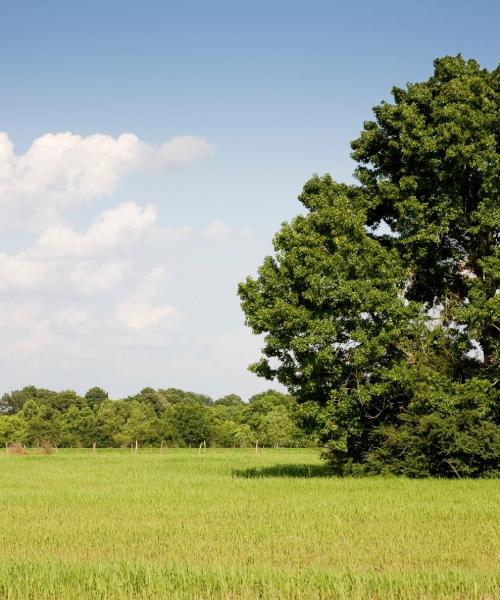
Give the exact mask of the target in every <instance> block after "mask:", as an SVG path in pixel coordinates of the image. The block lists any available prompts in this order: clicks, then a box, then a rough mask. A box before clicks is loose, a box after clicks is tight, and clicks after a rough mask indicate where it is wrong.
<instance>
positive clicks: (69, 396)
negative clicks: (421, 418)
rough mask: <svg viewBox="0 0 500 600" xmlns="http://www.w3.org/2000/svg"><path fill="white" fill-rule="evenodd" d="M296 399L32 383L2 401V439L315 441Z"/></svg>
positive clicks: (228, 443)
mask: <svg viewBox="0 0 500 600" xmlns="http://www.w3.org/2000/svg"><path fill="white" fill-rule="evenodd" d="M299 410H300V408H299V406H298V405H297V403H296V401H295V399H294V398H293V397H292V396H290V395H288V394H282V393H279V392H276V391H273V390H269V391H267V392H263V393H260V394H257V395H255V396H253V397H252V398H250V400H249V401H248V402H243V401H242V399H241V398H240V397H239V396H237V395H236V394H229V395H227V396H224V397H222V398H219V399H217V400H213V399H212V398H210V397H209V396H206V395H203V394H196V393H193V392H186V391H183V390H179V389H174V388H169V389H160V390H154V389H153V388H145V389H143V390H142V391H141V392H140V393H138V394H136V395H134V396H129V397H127V398H123V399H120V400H111V399H110V398H109V397H108V394H107V393H106V392H105V391H104V390H103V389H101V388H98V387H94V388H91V389H90V390H89V391H88V392H87V393H86V394H85V395H84V396H80V395H78V394H77V393H76V392H74V391H72V390H67V391H62V392H54V391H51V390H46V389H39V388H36V387H33V386H29V387H25V388H23V389H22V390H16V391H14V392H11V393H7V394H4V395H3V396H2V398H1V399H0V444H1V445H2V446H5V445H11V444H23V445H26V446H31V447H33V446H38V445H42V444H52V445H56V446H58V447H92V446H93V445H94V444H95V445H96V446H97V447H126V446H130V445H132V444H135V443H136V441H137V443H138V444H140V445H141V446H159V445H161V444H162V443H163V444H164V445H168V446H179V447H189V446H199V445H200V444H202V443H206V444H207V446H220V447H236V448H239V447H249V446H253V445H255V444H256V443H258V444H259V445H260V446H268V447H274V446H280V447H303V446H314V445H317V443H318V441H317V436H316V435H315V434H314V433H304V432H303V431H302V430H301V429H300V428H299V427H298V425H297V419H298V412H299Z"/></svg>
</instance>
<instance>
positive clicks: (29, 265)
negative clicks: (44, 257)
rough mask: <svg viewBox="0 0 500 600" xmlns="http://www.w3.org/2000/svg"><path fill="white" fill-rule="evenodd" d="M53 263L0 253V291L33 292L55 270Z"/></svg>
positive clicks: (20, 255)
mask: <svg viewBox="0 0 500 600" xmlns="http://www.w3.org/2000/svg"><path fill="white" fill-rule="evenodd" d="M54 267H55V265H54V263H53V262H52V261H37V260H33V259H31V258H29V257H25V256H23V255H22V253H21V254H14V255H9V254H4V253H0V289H2V290H9V289H14V290H16V289H17V290H31V289H34V288H36V287H38V286H39V285H41V284H42V283H43V282H44V281H45V279H46V277H47V276H48V274H49V273H50V272H51V271H52V270H53V269H54Z"/></svg>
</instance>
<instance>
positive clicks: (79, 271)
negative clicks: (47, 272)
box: [70, 261, 128, 296]
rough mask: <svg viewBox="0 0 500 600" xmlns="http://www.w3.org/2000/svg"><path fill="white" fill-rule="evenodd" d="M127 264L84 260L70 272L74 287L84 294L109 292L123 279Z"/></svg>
mask: <svg viewBox="0 0 500 600" xmlns="http://www.w3.org/2000/svg"><path fill="white" fill-rule="evenodd" d="M127 266H128V265H127V264H126V263H124V262H120V261H112V262H106V263H103V264H101V265H96V264H95V263H93V262H88V261H85V262H83V263H81V264H79V265H78V266H77V267H76V268H75V269H74V270H73V271H71V273H70V279H71V281H72V282H73V284H74V286H75V289H76V290H77V291H79V292H80V293H82V294H84V295H86V296H92V295H94V294H100V293H104V292H109V291H110V290H112V289H113V288H115V287H116V286H117V285H118V284H119V283H121V281H122V280H123V277H124V274H125V271H126V269H127Z"/></svg>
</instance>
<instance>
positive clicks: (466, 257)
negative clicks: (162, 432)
mask: <svg viewBox="0 0 500 600" xmlns="http://www.w3.org/2000/svg"><path fill="white" fill-rule="evenodd" d="M434 66H435V70H434V75H433V76H432V77H431V78H430V79H429V80H428V81H426V82H422V83H416V84H408V86H407V87H406V88H405V89H402V88H394V90H393V97H394V103H387V102H383V103H382V104H380V105H379V106H377V107H375V108H374V114H375V120H374V121H367V122H365V124H364V129H363V132H362V133H361V135H360V137H359V138H358V139H357V140H355V141H354V142H353V143H352V148H353V154H352V157H353V158H354V159H355V160H356V161H358V163H359V167H358V169H357V171H356V174H357V176H358V179H359V181H360V185H359V186H347V185H343V184H338V183H336V182H334V181H333V179H332V178H331V177H330V176H329V175H325V176H323V177H319V176H314V177H312V178H311V179H310V180H309V181H308V182H306V184H305V185H304V189H303V192H302V194H301V195H300V196H299V200H300V201H301V203H302V204H303V205H304V207H305V208H306V209H307V211H308V212H307V213H306V214H305V215H300V216H298V217H296V218H295V219H294V220H293V221H292V222H291V223H289V224H284V225H283V226H282V228H281V230H280V231H279V232H278V233H277V234H276V236H275V239H274V249H275V253H274V256H268V257H266V258H265V259H264V262H263V264H262V266H261V267H260V269H259V271H258V276H257V278H255V279H252V278H248V279H247V280H246V282H245V283H242V284H240V286H239V288H238V292H239V295H240V298H241V305H242V308H243V311H244V313H245V316H246V323H247V324H248V325H249V326H250V327H251V328H252V330H253V331H254V333H258V334H262V333H264V334H265V337H264V347H263V351H262V353H263V357H262V358H261V360H260V361H259V362H257V363H255V364H254V365H253V366H252V370H254V371H255V372H256V373H257V374H259V375H261V376H264V377H266V378H277V379H278V380H279V381H280V382H281V383H283V384H284V385H286V386H287V387H288V389H289V390H290V392H292V393H293V394H294V395H295V396H296V397H297V399H298V400H299V401H300V402H302V403H306V404H308V403H310V402H315V403H318V404H319V405H320V406H321V407H323V409H322V410H326V411H327V412H328V414H329V417H328V419H326V421H325V422H329V423H330V426H328V427H323V429H322V431H323V434H322V435H323V439H324V441H327V442H328V448H329V450H328V451H327V454H328V456H329V457H330V461H331V462H332V464H335V465H336V466H337V468H338V469H339V471H340V472H342V471H345V470H346V469H347V465H351V467H352V465H356V464H357V465H358V467H356V469H358V470H359V465H365V466H366V465H368V464H370V465H371V467H370V468H371V469H373V468H374V467H373V465H379V468H382V467H381V465H382V464H386V466H387V465H388V464H389V463H390V464H394V465H396V463H398V464H400V463H401V461H403V462H404V460H405V459H403V458H401V460H399V462H398V461H396V460H394V461H393V458H394V456H393V455H394V452H401V448H408V444H410V446H411V445H412V444H414V446H413V447H412V448H413V449H412V450H411V451H408V454H407V456H410V454H411V455H412V456H413V459H414V461H415V465H417V466H414V467H412V468H408V469H407V470H406V471H405V470H404V469H403V471H401V470H399V471H397V468H396V467H395V466H394V472H396V471H397V472H405V473H406V474H411V473H413V474H414V475H418V474H421V473H430V472H432V473H434V474H446V475H450V474H451V473H455V474H456V473H459V472H463V473H466V474H470V475H477V474H481V473H482V472H483V471H484V472H486V471H488V470H491V469H494V467H493V466H492V463H491V461H489V459H488V460H486V459H485V463H484V469H483V470H481V467H480V466H477V465H476V466H475V467H474V468H472V467H471V468H470V470H469V471H468V470H467V469H468V467H467V468H466V467H464V466H463V465H467V464H469V463H468V462H467V460H468V459H467V457H465V458H461V459H460V460H458V459H457V460H455V458H450V457H448V458H447V459H446V460H447V461H448V463H446V464H448V466H447V467H445V466H444V465H445V461H441V462H440V463H439V465H440V466H439V467H434V466H432V465H434V462H433V458H432V457H431V456H430V455H429V453H428V452H427V451H425V452H424V451H422V452H423V454H422V452H421V451H420V450H418V451H417V449H416V446H417V445H418V444H417V441H416V440H419V439H420V440H421V437H419V436H424V435H427V434H426V433H425V432H426V431H427V430H428V429H429V428H430V429H429V430H431V429H432V431H434V432H436V431H437V430H439V429H440V428H441V427H443V428H444V425H442V423H444V421H443V419H448V418H449V419H451V420H452V421H453V422H456V423H465V422H469V421H468V420H467V419H468V418H469V417H466V416H465V415H464V414H462V412H461V411H462V410H464V409H462V408H460V402H457V401H455V400H456V399H457V398H458V397H459V396H460V394H462V393H464V390H465V388H464V387H460V386H466V385H467V382H468V381H472V380H473V379H474V378H477V379H478V380H481V381H489V382H490V383H489V386H490V388H489V389H490V392H488V394H486V395H485V392H484V393H483V392H482V391H477V393H478V403H479V404H478V408H477V411H479V412H477V413H475V412H474V411H473V412H474V415H476V416H477V419H476V416H475V417H474V418H473V419H472V421H470V423H472V422H474V423H475V424H474V426H473V428H476V429H474V430H477V432H478V436H479V437H481V435H482V434H480V433H479V432H480V431H483V432H484V431H486V430H488V431H490V429H489V428H491V427H493V429H495V428H498V420H497V419H498V415H496V416H493V413H492V412H491V403H490V402H489V401H487V398H489V397H490V396H491V394H493V395H494V396H495V397H496V398H497V400H498V383H499V381H500V372H499V352H500V348H499V341H500V291H499V290H500V250H499V242H500V198H499V189H500V185H499V184H500V158H499V156H500V155H499V147H500V110H499V109H500V70H499V69H496V70H495V71H493V72H488V71H486V70H481V68H480V67H479V65H478V64H477V63H476V62H475V61H465V60H464V59H463V58H462V57H461V56H457V57H445V58H443V59H438V60H436V61H435V63H434ZM422 390H424V393H423V395H424V396H425V391H428V392H429V394H430V396H431V397H432V398H434V400H432V402H428V403H426V402H424V403H422ZM436 398H438V399H439V398H441V399H444V398H448V399H449V400H450V401H449V402H448V404H447V408H446V411H445V413H443V414H440V416H439V417H438V416H437V415H436V411H438V410H440V408H439V407H440V406H442V405H440V404H439V402H437V400H436ZM435 400H436V401H435ZM443 402H444V400H443ZM482 403H483V404H482ZM308 405H309V404H308ZM422 406H425V409H424V411H423V413H421V412H420V409H421V407H422ZM481 406H483V408H484V406H487V407H489V408H487V410H485V411H483V410H482V408H481ZM418 407H420V408H418ZM467 410H469V409H467ZM474 410H476V409H474ZM413 411H416V412H415V413H414V412H413ZM469 416H470V415H469ZM325 418H326V417H325ZM471 418H472V417H471ZM426 419H427V420H426ZM474 419H476V420H474ZM424 423H427V424H428V428H427V429H426V427H427V425H426V426H425V427H424ZM457 427H458V430H457V431H461V430H460V427H461V426H460V427H459V426H458V425H457ZM471 427H472V425H471ZM418 432H420V433H418ZM443 433H444V430H443ZM433 435H434V434H433ZM436 435H437V434H436ZM488 435H489V434H488ZM457 436H458V437H456V438H454V439H455V442H454V446H453V447H455V448H456V453H462V454H463V452H464V448H468V447H469V448H470V447H471V445H470V444H469V443H467V444H465V442H464V444H462V443H461V442H460V443H459V442H458V441H457V440H458V438H459V437H460V435H459V434H457ZM486 437H488V436H486ZM403 438H404V439H405V440H407V441H406V442H405V443H403V444H402V446H401V447H400V445H399V443H400V439H403ZM443 439H444V438H443ZM481 439H486V438H485V437H484V436H483V438H481ZM488 439H490V438H488ZM491 439H493V440H497V439H498V438H497V437H495V436H493V438H491ZM391 440H392V441H391ZM394 440H396V441H398V440H399V441H398V442H397V444H396V443H395V442H394V443H393V441H394ZM443 443H444V442H443ZM485 443H486V442H485ZM492 443H493V444H496V443H497V442H492ZM391 444H392V445H391ZM428 447H429V448H430V447H432V444H431V445H430V446H428ZM494 447H495V448H496V446H494ZM391 448H393V449H392V450H391ZM396 448H399V449H398V450H396ZM476 450H477V449H476ZM476 450H474V452H475V453H476V454H477V452H476ZM499 450H500V448H499ZM405 452H407V450H405V451H404V452H403V453H402V454H401V456H403V455H404V454H405ZM419 452H420V454H419ZM429 452H431V451H429ZM412 453H413V454H412ZM431 453H432V452H431ZM472 454H473V453H472V451H471V454H470V457H471V461H472V460H473V459H472ZM499 454H500V452H499ZM374 457H377V458H374ZM390 457H392V458H390ZM413 459H412V460H413ZM474 460H476V459H474ZM380 461H382V462H380ZM384 461H386V462H385V463H384ZM391 461H393V463H392V462H391ZM460 461H462V462H460ZM488 461H489V462H488ZM451 464H453V468H451V466H450V465H451ZM460 465H462V466H460ZM469 466H470V465H469ZM351 467H349V469H350V468H351ZM462 467H463V468H462ZM353 468H354V467H353ZM384 468H385V467H384ZM387 468H389V469H391V468H392V467H387ZM398 468H399V467H398ZM495 468H496V467H495ZM412 469H413V470H412ZM434 469H436V470H435V471H434ZM450 469H451V470H450Z"/></svg>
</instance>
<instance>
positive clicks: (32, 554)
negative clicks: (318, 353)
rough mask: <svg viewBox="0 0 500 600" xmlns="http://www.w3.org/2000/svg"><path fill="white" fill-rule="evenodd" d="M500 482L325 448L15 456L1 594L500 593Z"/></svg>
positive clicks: (1, 555)
mask: <svg viewBox="0 0 500 600" xmlns="http://www.w3.org/2000/svg"><path fill="white" fill-rule="evenodd" d="M499 491H500V484H499V482H498V481H495V480H463V479H462V480H458V479H457V480H408V479H400V478H359V479H356V478H343V479H341V478H336V477H330V476H329V474H328V472H327V470H326V468H325V467H324V466H323V464H322V463H321V461H320V459H319V454H318V451H317V450H302V449H286V450H285V449H283V450H282V449H264V450H261V451H259V452H258V453H256V452H255V450H250V449H235V450H233V449H224V450H221V449H212V448H209V449H207V451H206V452H204V453H200V452H199V451H198V450H197V449H167V450H166V451H163V452H161V451H160V450H159V449H156V450H146V449H139V451H138V452H137V453H134V452H133V451H131V450H130V449H128V450H125V449H123V450H98V451H97V452H92V450H86V449H82V450H59V451H58V452H57V453H55V454H51V455H43V454H39V453H37V452H36V451H34V450H33V451H30V453H29V454H28V455H24V456H23V455H21V456H12V455H7V454H5V453H0V598H2V599H4V598H5V599H9V600H14V599H16V600H17V599H23V600H38V599H49V598H50V599H67V600H71V599H75V598H82V599H83V598H85V599H97V598H99V599H104V598H105V599H110V600H126V599H132V598H134V599H135V598H138V599H155V598H179V599H180V598H189V599H197V598H199V599H202V598H203V599H207V600H209V599H222V598H224V599H229V598H231V599H233V598H234V599H236V598H237V599H240V598H241V599H250V598H252V599H253V598H266V599H267V598H269V599H271V598H273V599H275V598H276V599H281V598H304V599H313V598H314V599H317V598H324V599H327V598H328V599H330V598H339V599H340V598H342V599H343V598H346V599H351V598H352V599H359V600H361V599H367V598H379V599H384V600H385V599H396V598H400V599H403V598H412V599H413V598H421V599H424V598H443V599H444V598H454V599H455V598H456V599H458V598H460V599H465V598H467V599H468V598H483V599H493V598H497V597H499V596H500V587H499V578H500V569H499V560H498V559H499V551H500V544H499V539H500V527H499V524H500V506H499V502H498V498H499Z"/></svg>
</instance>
